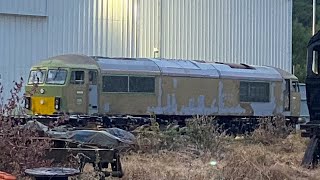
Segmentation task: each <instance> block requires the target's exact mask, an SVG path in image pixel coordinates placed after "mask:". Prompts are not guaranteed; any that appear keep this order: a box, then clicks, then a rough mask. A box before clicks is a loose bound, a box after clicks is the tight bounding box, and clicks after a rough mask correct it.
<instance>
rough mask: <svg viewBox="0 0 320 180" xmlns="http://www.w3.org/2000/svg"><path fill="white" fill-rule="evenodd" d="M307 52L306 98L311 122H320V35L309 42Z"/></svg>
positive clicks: (316, 35)
mask: <svg viewBox="0 0 320 180" xmlns="http://www.w3.org/2000/svg"><path fill="white" fill-rule="evenodd" d="M307 49H308V52H307V77H306V96H307V105H308V109H309V115H310V121H315V120H320V62H319V61H320V54H319V53H320V34H319V32H318V33H317V34H315V35H314V36H313V37H312V38H311V39H310V41H309V44H308V48H307Z"/></svg>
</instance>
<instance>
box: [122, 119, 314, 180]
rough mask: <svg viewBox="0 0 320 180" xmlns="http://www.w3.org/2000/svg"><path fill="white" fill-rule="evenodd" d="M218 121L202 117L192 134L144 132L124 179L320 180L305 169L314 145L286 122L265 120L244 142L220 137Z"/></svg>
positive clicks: (130, 156)
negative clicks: (307, 151) (306, 154)
mask: <svg viewBox="0 0 320 180" xmlns="http://www.w3.org/2000/svg"><path fill="white" fill-rule="evenodd" d="M212 121H214V120H213V119H210V118H205V117H201V118H195V119H192V120H190V122H189V123H188V127H187V128H183V129H179V128H172V129H168V131H167V132H163V133H162V132H149V131H147V132H142V133H141V134H140V135H139V136H138V137H139V138H138V142H139V145H140V146H139V147H140V149H139V151H137V152H135V153H129V154H126V155H124V156H123V158H122V162H123V166H124V171H125V176H124V179H168V180H171V179H172V180H173V179H193V180H203V179H276V180H277V179H319V178H317V176H318V175H320V171H319V170H307V169H303V168H302V167H300V163H301V160H302V157H303V154H304V151H305V149H306V144H307V142H308V140H307V139H304V138H301V137H300V134H299V132H295V130H293V129H292V128H291V127H288V126H286V125H285V120H284V119H283V118H281V117H275V118H272V119H270V118H266V119H261V126H260V127H259V128H258V129H256V130H255V131H254V132H253V133H252V134H250V135H245V136H244V137H243V138H240V139H238V138H233V137H230V136H226V135H225V133H219V132H220V131H218V128H217V127H216V126H214V125H213V124H214V123H212ZM150 134H152V135H150ZM210 162H211V163H210ZM212 162H214V163H216V164H212Z"/></svg>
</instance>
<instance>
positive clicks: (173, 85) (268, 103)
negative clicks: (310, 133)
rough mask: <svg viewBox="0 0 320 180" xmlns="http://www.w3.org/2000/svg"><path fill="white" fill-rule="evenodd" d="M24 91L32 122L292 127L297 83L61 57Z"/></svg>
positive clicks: (242, 72) (257, 69)
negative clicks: (167, 120) (220, 122)
mask: <svg viewBox="0 0 320 180" xmlns="http://www.w3.org/2000/svg"><path fill="white" fill-rule="evenodd" d="M35 84H36V85H37V90H36V92H35V93H33V94H30V93H29V94H30V95H29V96H28V92H30V91H31V90H32V88H33V87H34V85H35ZM307 88H309V89H310V85H309V86H308V87H307ZM25 89H26V91H27V93H26V94H27V97H26V101H25V108H26V109H27V112H28V113H29V114H30V115H36V114H37V115H53V114H57V113H61V112H63V113H68V114H86V115H102V116H125V115H130V116H137V117H138V116H150V115H156V116H161V117H190V116H194V115H206V116H215V117H219V118H221V119H234V118H242V119H244V118H260V117H273V116H276V115H282V116H285V117H286V118H287V119H288V120H292V121H295V122H296V121H297V119H298V118H299V114H300V93H299V86H298V79H297V77H296V76H294V75H292V74H291V73H288V72H286V71H284V70H281V69H279V68H275V67H269V66H255V65H247V64H232V63H222V62H205V61H197V60H181V59H161V58H157V59H152V58H112V57H98V56H86V55H79V54H65V55H59V56H55V57H51V58H48V59H45V60H42V61H40V62H39V63H38V64H35V65H34V66H32V67H31V70H30V75H29V79H28V81H27V84H26V87H25ZM317 102H319V101H317ZM319 115H320V114H318V115H317V114H314V115H313V116H319Z"/></svg>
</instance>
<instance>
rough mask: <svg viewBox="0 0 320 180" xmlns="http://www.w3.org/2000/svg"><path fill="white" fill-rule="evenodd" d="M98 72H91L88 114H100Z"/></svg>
mask: <svg viewBox="0 0 320 180" xmlns="http://www.w3.org/2000/svg"><path fill="white" fill-rule="evenodd" d="M98 104H99V103H98V71H97V70H89V90H88V112H89V114H95V113H98V109H99V107H98Z"/></svg>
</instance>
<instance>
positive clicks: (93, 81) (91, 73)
mask: <svg viewBox="0 0 320 180" xmlns="http://www.w3.org/2000/svg"><path fill="white" fill-rule="evenodd" d="M97 76H98V73H97V71H89V84H91V85H97Z"/></svg>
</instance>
